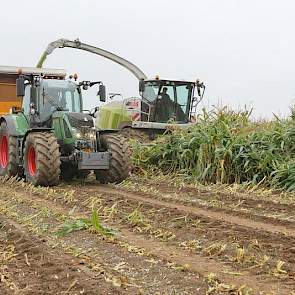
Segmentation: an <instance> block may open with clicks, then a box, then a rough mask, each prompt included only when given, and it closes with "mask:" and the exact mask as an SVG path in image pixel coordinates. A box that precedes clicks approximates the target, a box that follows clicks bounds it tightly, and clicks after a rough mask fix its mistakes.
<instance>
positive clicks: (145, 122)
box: [37, 39, 205, 141]
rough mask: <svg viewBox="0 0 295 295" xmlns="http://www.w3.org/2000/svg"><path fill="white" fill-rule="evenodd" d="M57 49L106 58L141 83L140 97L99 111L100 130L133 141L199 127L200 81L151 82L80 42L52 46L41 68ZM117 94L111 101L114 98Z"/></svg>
mask: <svg viewBox="0 0 295 295" xmlns="http://www.w3.org/2000/svg"><path fill="white" fill-rule="evenodd" d="M56 48H74V49H79V50H84V51H88V52H90V53H94V54H96V55H99V56H102V57H105V58H107V59H110V60H112V61H113V62H115V63H117V64H120V65H121V66H123V67H124V68H126V69H127V70H129V71H130V72H131V73H132V74H133V75H134V76H135V77H136V78H137V79H138V81H139V94H140V95H139V97H132V98H126V99H121V100H119V101H118V100H111V101H110V102H108V103H107V104H104V105H103V106H101V107H98V108H97V113H96V120H95V121H96V123H95V124H96V127H97V128H98V129H99V130H100V129H118V130H121V132H122V133H123V134H124V135H125V136H127V137H129V136H132V137H136V138H137V139H139V140H143V141H144V140H145V139H146V138H147V137H148V138H150V139H153V138H154V137H155V136H156V135H157V134H161V133H164V132H165V131H166V130H169V129H171V128H175V127H176V128H186V127H188V126H190V125H192V124H195V114H196V109H197V105H198V104H199V102H200V101H201V100H202V98H203V96H204V92H205V86H204V84H203V83H200V82H199V81H198V80H197V81H195V82H192V81H176V80H161V79H159V77H156V79H154V80H150V79H148V78H147V76H146V75H145V74H144V73H143V71H142V70H140V69H139V68H138V67H137V66H136V65H134V64H133V63H131V62H129V61H128V60H126V59H124V58H122V57H120V56H117V55H115V54H114V53H111V52H109V51H106V50H104V49H101V48H97V47H94V46H91V45H88V44H85V43H82V42H80V41H79V40H75V41H70V40H66V39H59V40H56V41H54V42H51V43H50V44H49V45H48V47H47V48H46V50H45V52H44V53H43V54H42V56H41V58H40V60H39V62H38V64H37V67H39V68H41V67H42V65H43V63H44V61H45V59H46V58H47V56H48V55H49V54H51V53H52V52H53V51H54V50H55V49H56ZM114 96H115V94H113V95H111V96H110V97H114Z"/></svg>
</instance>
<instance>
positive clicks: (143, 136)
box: [120, 127, 151, 143]
mask: <svg viewBox="0 0 295 295" xmlns="http://www.w3.org/2000/svg"><path fill="white" fill-rule="evenodd" d="M120 133H121V134H122V135H123V136H124V137H125V138H127V139H128V140H130V139H131V140H135V141H137V142H138V143H148V142H150V141H151V139H150V137H149V135H148V134H147V133H146V132H144V131H143V130H138V129H133V128H131V127H126V128H123V129H122V130H121V131H120Z"/></svg>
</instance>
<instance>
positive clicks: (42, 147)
mask: <svg viewBox="0 0 295 295" xmlns="http://www.w3.org/2000/svg"><path fill="white" fill-rule="evenodd" d="M24 170H25V176H26V180H27V181H28V182H31V183H33V184H34V185H42V186H53V185H57V184H58V182H59V177H60V152H59V145H58V143H57V139H56V137H55V136H54V134H53V133H51V132H32V133H30V134H29V135H28V136H27V139H26V142H25V149H24Z"/></svg>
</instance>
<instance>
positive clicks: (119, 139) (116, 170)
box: [95, 133, 131, 183]
mask: <svg viewBox="0 0 295 295" xmlns="http://www.w3.org/2000/svg"><path fill="white" fill-rule="evenodd" d="M100 140H101V146H102V148H103V150H104V151H108V152H109V153H110V167H109V169H107V170H95V175H96V179H97V180H98V181H99V182H100V183H120V182H122V181H123V180H124V179H126V178H127V177H128V176H129V174H130V171H131V162H130V155H131V152H130V148H129V144H128V140H127V139H126V138H124V137H123V136H122V135H120V134H118V133H112V134H103V135H101V138H100Z"/></svg>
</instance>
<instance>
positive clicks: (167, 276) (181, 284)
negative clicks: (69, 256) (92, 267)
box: [2, 193, 215, 294]
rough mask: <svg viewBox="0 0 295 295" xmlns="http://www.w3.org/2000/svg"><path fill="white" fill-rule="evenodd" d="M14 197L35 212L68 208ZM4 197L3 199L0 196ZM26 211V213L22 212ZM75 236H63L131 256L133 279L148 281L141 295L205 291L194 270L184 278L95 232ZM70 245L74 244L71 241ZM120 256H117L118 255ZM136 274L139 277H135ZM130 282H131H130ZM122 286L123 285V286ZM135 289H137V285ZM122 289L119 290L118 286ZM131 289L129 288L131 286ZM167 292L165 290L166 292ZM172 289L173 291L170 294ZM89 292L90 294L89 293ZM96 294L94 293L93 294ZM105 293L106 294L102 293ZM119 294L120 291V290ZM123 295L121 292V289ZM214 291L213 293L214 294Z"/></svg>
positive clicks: (112, 255)
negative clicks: (134, 272) (135, 271)
mask: <svg viewBox="0 0 295 295" xmlns="http://www.w3.org/2000/svg"><path fill="white" fill-rule="evenodd" d="M15 194H16V195H17V197H18V198H19V201H20V202H21V205H22V206H25V205H26V203H28V204H29V208H31V207H30V206H33V207H34V209H35V210H36V211H37V210H38V206H40V209H41V208H44V207H46V208H49V209H52V210H54V211H56V212H59V213H60V214H64V215H68V214H69V211H68V210H67V208H64V207H61V206H58V205H57V204H54V203H51V202H50V201H48V200H44V198H42V196H41V197H40V196H39V197H37V196H36V195H35V194H34V195H29V194H21V193H15ZM2 199H3V198H2ZM24 213H25V212H24ZM71 216H72V217H76V218H87V217H88V216H89V215H88V212H87V215H86V216H85V215H76V216H74V215H71ZM76 234H77V236H75V235H68V236H66V237H65V239H66V240H67V241H69V242H74V243H76V242H77V241H81V243H80V246H81V247H82V246H83V245H84V246H85V248H86V247H90V246H93V247H97V248H98V251H97V253H96V254H98V255H99V254H102V255H104V254H106V255H108V257H109V259H116V258H119V261H117V262H122V261H125V262H127V263H129V259H132V257H133V261H130V265H132V268H133V269H135V270H136V268H139V271H138V274H137V277H136V274H135V276H134V277H135V278H136V279H137V281H138V285H139V284H140V283H143V281H142V280H145V281H144V283H146V284H147V286H146V288H145V287H144V286H143V290H144V294H155V293H156V292H157V291H159V290H160V291H162V292H163V294H166V293H167V292H168V293H167V294H170V293H171V292H172V293H171V294H174V293H175V292H176V294H177V293H178V294H179V292H184V294H185V293H186V292H187V293H188V294H194V293H195V291H196V290H199V291H200V292H201V293H200V294H205V293H206V290H208V288H209V287H208V285H207V283H205V282H204V280H203V279H202V278H200V276H199V275H198V274H195V273H188V274H187V275H186V276H185V277H183V272H181V271H178V270H174V269H173V268H171V267H169V266H167V265H166V264H167V263H166V261H164V262H161V261H158V262H157V263H156V264H154V262H152V263H150V267H149V266H148V265H147V262H146V261H147V260H148V259H149V258H150V256H149V255H147V256H143V255H142V254H140V256H139V255H138V254H137V253H136V252H135V253H129V252H128V251H127V250H126V248H122V247H121V246H119V245H117V243H111V242H109V241H107V240H105V239H104V238H103V237H101V236H99V235H95V234H91V233H90V232H88V231H81V232H76ZM120 241H122V242H123V243H125V242H126V240H125V239H121V240H120ZM70 244H71V245H72V244H73V243H70ZM96 254H94V255H88V258H91V259H92V262H94V263H95V262H96V261H97V260H98V261H97V262H98V264H101V262H103V263H105V262H106V261H104V256H103V257H101V256H96ZM118 255H119V256H120V255H121V256H120V257H117V256H118ZM153 272H154V273H153ZM138 275H139V276H140V277H138ZM157 279H158V280H160V282H161V284H163V285H159V287H157V284H159V282H158V281H157ZM132 285H133V284H132ZM124 286H125V285H124ZM136 289H138V288H136ZM120 290H121V289H120ZM131 290H132V289H131ZM139 292H140V291H138V290H137V291H135V290H133V291H130V290H129V291H128V292H127V293H128V294H139ZM165 292H166V293H165ZM173 292H174V293H173ZM89 294H91V293H89ZM95 294H97V293H95ZM103 294H107V293H103ZM120 294H121V293H120ZM122 294H124V293H123V292H122ZM214 294H215V293H214Z"/></svg>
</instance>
